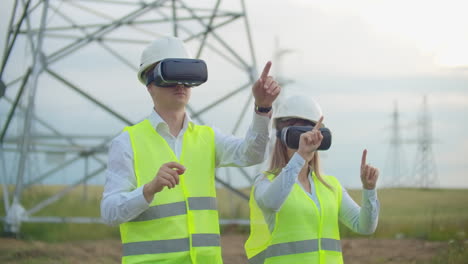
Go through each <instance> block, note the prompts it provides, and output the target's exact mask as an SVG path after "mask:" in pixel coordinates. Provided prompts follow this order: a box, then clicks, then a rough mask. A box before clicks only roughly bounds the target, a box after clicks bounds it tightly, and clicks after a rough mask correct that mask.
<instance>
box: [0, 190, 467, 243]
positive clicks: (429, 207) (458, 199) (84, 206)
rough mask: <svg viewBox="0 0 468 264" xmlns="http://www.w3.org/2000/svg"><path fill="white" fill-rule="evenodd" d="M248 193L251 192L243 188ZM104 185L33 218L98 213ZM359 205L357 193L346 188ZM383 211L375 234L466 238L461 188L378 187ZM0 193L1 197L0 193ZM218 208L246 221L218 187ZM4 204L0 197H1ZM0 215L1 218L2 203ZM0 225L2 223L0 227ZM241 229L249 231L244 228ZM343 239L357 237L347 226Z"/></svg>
mask: <svg viewBox="0 0 468 264" xmlns="http://www.w3.org/2000/svg"><path fill="white" fill-rule="evenodd" d="M62 188H63V187H61V186H35V187H33V188H31V189H29V190H28V191H27V192H26V193H24V194H23V197H22V204H23V206H24V207H25V208H30V207H31V206H33V205H35V204H37V203H38V202H39V201H42V200H44V199H45V198H47V197H49V196H50V195H51V194H52V193H56V192H58V191H59V190H61V189H62ZM242 191H243V192H244V193H246V194H248V193H249V190H247V189H245V190H242ZM101 193H102V187H101V186H88V192H87V195H86V199H85V196H84V192H83V189H82V188H77V189H75V190H74V191H72V192H71V193H70V194H68V195H67V196H65V197H64V198H63V199H61V200H59V201H57V202H56V203H54V204H51V205H49V206H48V207H46V208H44V209H43V210H42V211H40V212H39V213H37V216H90V217H99V216H100V209H99V204H100V199H101ZM349 193H350V195H351V196H352V197H353V198H354V199H355V201H357V202H358V203H360V201H361V192H360V191H355V190H350V191H349ZM378 196H379V201H380V204H381V211H380V217H379V225H378V228H377V231H376V232H375V234H374V235H373V236H372V237H375V238H417V239H425V240H431V241H449V240H465V239H467V234H468V190H464V189H460V190H458V189H451V190H448V189H432V190H422V189H381V190H379V191H378ZM0 197H3V195H0ZM218 198H219V203H218V205H219V212H220V216H221V218H224V219H236V218H242V219H248V204H247V202H246V201H245V200H243V199H241V198H239V197H238V196H236V195H233V194H231V193H230V192H228V191H227V190H226V189H220V190H218ZM1 203H2V205H3V200H2V201H1ZM0 215H1V216H4V215H5V212H4V208H3V206H2V207H1V208H0ZM0 228H1V229H3V225H2V227H0ZM238 230H239V231H241V232H248V228H247V227H239V228H238ZM22 234H23V236H24V237H25V238H27V239H39V240H44V241H70V240H83V239H87V240H90V239H91V240H93V239H108V238H118V237H119V233H118V228H117V227H109V226H105V225H101V224H66V223H63V224H43V223H24V224H23V225H22ZM341 234H342V236H343V237H357V236H359V235H356V234H354V233H352V232H351V231H349V230H348V229H347V228H346V227H342V228H341Z"/></svg>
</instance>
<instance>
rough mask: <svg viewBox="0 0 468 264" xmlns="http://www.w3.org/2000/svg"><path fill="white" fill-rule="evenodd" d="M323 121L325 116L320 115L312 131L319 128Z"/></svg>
mask: <svg viewBox="0 0 468 264" xmlns="http://www.w3.org/2000/svg"><path fill="white" fill-rule="evenodd" d="M322 121H323V116H321V117H320V119H319V121H318V122H317V123H316V124H315V126H314V128H312V131H315V130H319V129H320V127H321V126H322Z"/></svg>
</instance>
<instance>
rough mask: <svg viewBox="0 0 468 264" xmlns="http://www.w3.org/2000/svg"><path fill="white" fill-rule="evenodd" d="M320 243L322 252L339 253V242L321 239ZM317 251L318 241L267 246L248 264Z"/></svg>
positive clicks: (259, 263)
mask: <svg viewBox="0 0 468 264" xmlns="http://www.w3.org/2000/svg"><path fill="white" fill-rule="evenodd" d="M320 243H322V250H330V251H338V252H341V242H340V240H336V239H330V238H322V239H320ZM318 250H319V240H318V239H311V240H303V241H294V242H287V243H281V244H274V245H271V246H269V247H268V248H267V249H266V250H264V251H262V252H261V253H259V254H258V255H256V256H255V257H253V258H251V259H249V263H250V264H262V263H264V262H265V259H267V258H270V257H277V256H283V255H290V254H300V253H309V252H317V251H318Z"/></svg>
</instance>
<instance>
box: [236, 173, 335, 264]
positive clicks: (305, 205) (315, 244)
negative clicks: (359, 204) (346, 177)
mask: <svg viewBox="0 0 468 264" xmlns="http://www.w3.org/2000/svg"><path fill="white" fill-rule="evenodd" d="M312 178H313V181H314V184H315V189H316V192H317V197H318V200H319V202H320V208H321V209H320V212H319V210H318V208H317V206H316V205H315V203H314V201H312V199H310V197H308V196H307V194H306V193H305V192H304V191H303V190H302V188H301V187H300V186H299V185H298V184H297V183H296V184H294V186H293V189H292V190H291V192H290V193H289V196H288V197H287V198H286V201H285V202H284V204H283V205H282V206H281V208H280V210H279V211H278V212H277V213H276V215H275V226H274V229H273V231H272V232H270V230H269V229H268V225H267V223H266V222H265V218H264V215H263V213H262V211H261V209H260V208H259V207H258V205H257V203H256V201H255V198H254V191H255V188H252V191H251V194H250V202H249V205H250V237H249V239H248V240H247V242H246V243H245V250H246V253H247V258H248V259H249V263H250V264H259V263H265V264H267V263H268V264H273V263H275V264H276V263H277V264H279V263H310V264H312V263H314V264H315V263H322V264H335V263H336V264H338V263H343V257H342V253H341V244H340V232H339V226H338V213H339V210H340V206H341V196H342V190H341V185H340V183H339V182H338V180H337V179H336V178H334V177H332V176H324V177H323V178H324V180H325V181H326V182H327V183H328V184H330V185H331V186H332V187H333V190H330V189H329V188H327V187H326V186H325V185H324V184H323V183H321V182H320V181H319V180H318V179H317V178H316V177H315V175H314V174H312ZM268 179H269V180H270V181H271V180H272V179H273V175H268Z"/></svg>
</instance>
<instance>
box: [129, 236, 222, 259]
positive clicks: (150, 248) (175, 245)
mask: <svg viewBox="0 0 468 264" xmlns="http://www.w3.org/2000/svg"><path fill="white" fill-rule="evenodd" d="M189 244H190V240H189V239H188V238H180V239H168V240H156V241H142V242H132V243H125V244H123V245H122V249H123V256H131V255H142V254H160V253H171V252H181V251H188V250H190V246H189ZM219 246H220V236H219V234H193V235H192V247H219Z"/></svg>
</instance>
